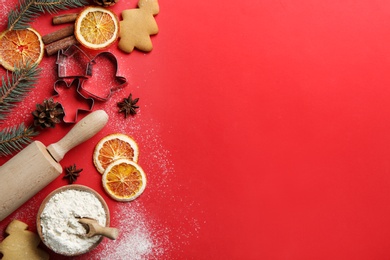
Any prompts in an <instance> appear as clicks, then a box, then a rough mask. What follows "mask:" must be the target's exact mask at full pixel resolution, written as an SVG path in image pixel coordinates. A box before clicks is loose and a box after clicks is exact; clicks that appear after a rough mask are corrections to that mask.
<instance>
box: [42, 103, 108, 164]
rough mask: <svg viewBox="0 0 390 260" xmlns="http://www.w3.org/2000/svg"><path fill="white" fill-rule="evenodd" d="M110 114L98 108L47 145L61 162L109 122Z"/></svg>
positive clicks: (54, 156) (52, 154)
mask: <svg viewBox="0 0 390 260" xmlns="http://www.w3.org/2000/svg"><path fill="white" fill-rule="evenodd" d="M107 121H108V115H107V113H106V112H104V111H103V110H97V111H95V112H92V113H91V114H89V115H87V116H86V117H84V118H83V119H81V120H80V121H79V122H78V123H77V124H76V125H75V126H74V127H73V128H72V129H71V130H70V131H69V132H68V133H67V134H66V135H65V136H64V137H63V138H62V139H61V140H59V141H58V142H57V143H54V144H51V145H49V146H48V147H47V150H48V151H49V152H50V154H51V156H53V158H54V159H55V160H56V161H57V162H59V161H61V160H62V158H64V156H65V154H66V153H67V152H68V151H69V150H70V149H72V148H73V147H75V146H77V145H79V144H81V143H82V142H84V141H86V140H88V139H89V138H91V137H92V136H94V135H95V134H97V133H98V132H99V131H100V130H101V129H102V128H103V127H104V126H105V125H106V123H107Z"/></svg>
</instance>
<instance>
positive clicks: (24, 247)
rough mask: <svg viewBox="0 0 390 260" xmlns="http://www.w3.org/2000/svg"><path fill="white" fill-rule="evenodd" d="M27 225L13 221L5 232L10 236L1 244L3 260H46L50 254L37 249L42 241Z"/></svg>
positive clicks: (0, 252) (0, 250) (0, 249)
mask: <svg viewBox="0 0 390 260" xmlns="http://www.w3.org/2000/svg"><path fill="white" fill-rule="evenodd" d="M27 228H28V226H27V224H25V223H23V222H21V221H19V220H13V221H12V222H11V223H10V224H9V225H8V226H7V229H6V230H5V232H6V233H7V234H8V236H7V237H6V238H5V239H4V240H3V241H2V242H1V243H0V255H1V254H2V255H3V258H1V259H2V260H14V259H18V260H46V259H49V254H48V253H46V252H45V251H43V250H41V249H39V248H37V246H38V245H39V243H40V242H41V240H40V239H39V236H38V235H37V234H35V233H33V232H31V231H28V230H27Z"/></svg>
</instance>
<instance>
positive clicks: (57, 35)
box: [42, 24, 74, 44]
mask: <svg viewBox="0 0 390 260" xmlns="http://www.w3.org/2000/svg"><path fill="white" fill-rule="evenodd" d="M73 33H74V25H73V24H72V25H69V26H67V27H64V28H62V29H59V30H58V31H55V32H52V33H49V34H46V35H45V36H43V37H42V41H43V43H44V44H49V43H52V42H55V41H58V40H61V39H64V38H66V37H68V36H71V35H73Z"/></svg>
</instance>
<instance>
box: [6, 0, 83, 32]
mask: <svg viewBox="0 0 390 260" xmlns="http://www.w3.org/2000/svg"><path fill="white" fill-rule="evenodd" d="M87 4H88V1H87V0H55V1H54V0H25V1H24V2H23V0H21V1H20V4H19V7H16V8H15V9H14V10H12V11H11V12H10V13H9V15H8V26H7V29H9V30H21V29H26V28H28V27H30V26H29V23H31V22H32V21H33V20H34V19H35V18H37V17H38V16H39V14H40V13H45V12H48V13H50V14H53V13H57V12H58V11H61V10H66V9H69V8H76V7H82V6H85V5H87Z"/></svg>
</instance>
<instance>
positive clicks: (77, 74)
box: [53, 45, 127, 123]
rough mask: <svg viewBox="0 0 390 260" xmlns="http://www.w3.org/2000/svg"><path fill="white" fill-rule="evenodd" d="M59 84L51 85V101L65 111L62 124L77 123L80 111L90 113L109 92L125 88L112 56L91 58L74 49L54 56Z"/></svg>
mask: <svg viewBox="0 0 390 260" xmlns="http://www.w3.org/2000/svg"><path fill="white" fill-rule="evenodd" d="M56 64H57V69H58V77H59V80H58V81H56V82H55V83H54V92H55V95H54V96H53V99H54V100H55V101H57V102H59V103H60V104H61V105H62V107H63V109H64V113H65V116H64V122H66V123H74V122H76V121H77V115H78V112H79V111H92V109H93V105H94V100H95V99H96V100H99V101H107V100H108V99H109V98H110V97H111V95H112V92H114V91H116V90H118V89H121V88H123V87H125V86H126V85H127V80H126V78H125V77H123V76H118V61H117V59H116V57H115V56H114V54H112V53H111V52H101V53H99V54H97V55H96V56H95V57H94V58H92V59H91V58H90V56H89V55H88V54H86V53H85V52H84V51H83V50H82V49H81V48H79V47H78V46H77V45H71V46H70V47H68V48H67V49H65V50H60V51H59V52H58V55H57V61H56Z"/></svg>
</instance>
